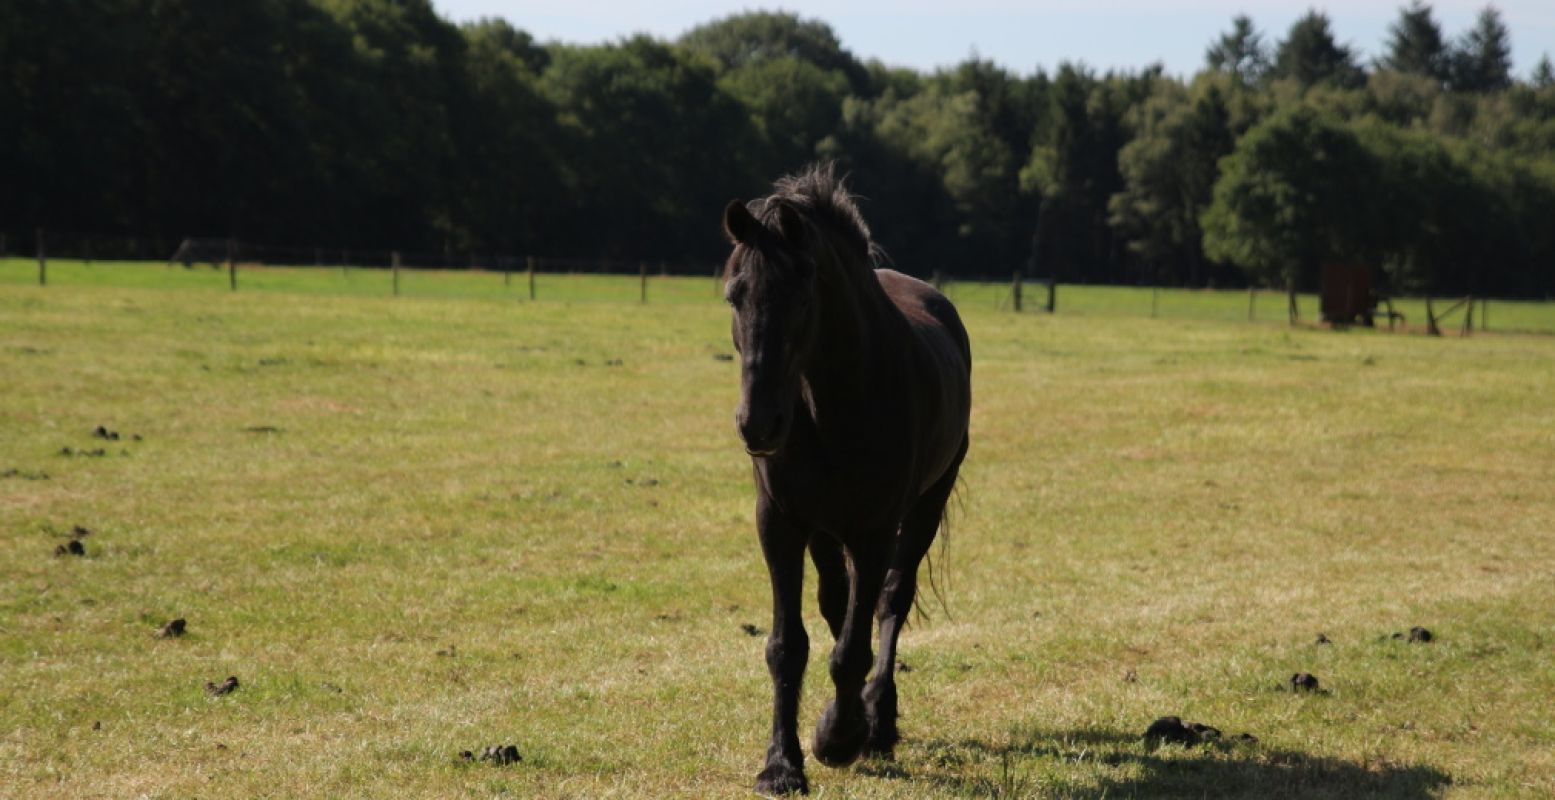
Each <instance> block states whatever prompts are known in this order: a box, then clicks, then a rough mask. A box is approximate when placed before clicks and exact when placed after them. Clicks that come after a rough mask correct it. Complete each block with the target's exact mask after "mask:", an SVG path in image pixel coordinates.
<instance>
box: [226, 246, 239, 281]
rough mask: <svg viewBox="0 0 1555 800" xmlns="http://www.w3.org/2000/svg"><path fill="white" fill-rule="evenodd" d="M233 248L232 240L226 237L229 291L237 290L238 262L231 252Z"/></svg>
mask: <svg viewBox="0 0 1555 800" xmlns="http://www.w3.org/2000/svg"><path fill="white" fill-rule="evenodd" d="M233 249H234V247H233V241H232V240H231V239H228V240H227V289H228V290H229V291H234V292H235V291H237V290H238V262H237V259H236V258H235V257H234V256H233V252H232V251H233Z"/></svg>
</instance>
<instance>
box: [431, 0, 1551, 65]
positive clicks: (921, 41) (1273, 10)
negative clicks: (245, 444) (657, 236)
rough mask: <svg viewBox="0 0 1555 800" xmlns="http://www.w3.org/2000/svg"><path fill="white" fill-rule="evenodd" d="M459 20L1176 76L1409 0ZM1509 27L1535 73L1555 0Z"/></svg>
mask: <svg viewBox="0 0 1555 800" xmlns="http://www.w3.org/2000/svg"><path fill="white" fill-rule="evenodd" d="M433 1H434V4H435V5H436V6H437V8H438V10H439V11H440V12H441V13H442V14H443V15H444V16H446V17H449V18H451V19H453V20H456V21H461V22H463V21H468V20H473V19H478V18H480V17H488V16H494V17H503V18H505V19H507V20H508V21H509V22H511V23H513V24H514V25H515V26H517V27H519V28H522V29H524V30H526V31H528V32H529V33H531V34H532V35H534V36H535V38H537V39H540V40H541V41H550V40H560V41H564V42H574V43H598V42H605V41H613V40H616V39H619V38H621V37H622V36H626V35H629V34H632V33H637V32H645V33H650V34H653V35H654V36H657V37H660V38H665V39H670V38H675V37H677V36H679V35H680V34H681V33H684V32H685V31H686V30H687V29H688V28H691V27H693V26H695V25H698V24H700V23H703V22H706V21H708V20H712V19H716V18H719V17H723V16H727V15H729V14H732V13H737V12H739V11H742V10H747V9H753V8H765V9H782V10H785V11H792V12H797V13H798V14H800V15H801V16H804V17H807V18H816V19H821V20H824V21H826V22H827V23H829V24H830V25H831V26H832V29H833V30H835V31H836V32H837V35H838V37H839V38H840V39H841V40H842V43H843V46H845V47H847V48H848V49H850V50H852V51H853V53H854V54H855V55H857V56H859V57H860V58H866V59H867V58H871V57H873V58H878V59H880V60H881V61H884V62H886V63H887V64H893V65H900V66H909V67H916V68H918V69H923V70H928V69H933V68H935V67H939V66H949V65H952V64H955V63H957V62H959V61H962V60H964V59H965V58H966V57H967V56H969V55H971V54H973V53H976V54H978V55H980V56H982V57H983V58H988V59H992V60H994V61H996V62H999V63H1000V64H1003V65H1004V66H1006V67H1007V68H1009V69H1012V70H1014V71H1016V72H1018V73H1021V74H1026V73H1029V72H1031V71H1033V70H1034V69H1036V67H1038V66H1042V67H1046V68H1048V69H1049V70H1051V69H1052V68H1053V67H1054V66H1055V65H1056V64H1058V63H1059V62H1060V61H1065V60H1068V61H1083V62H1084V63H1086V64H1088V65H1090V66H1092V67H1095V68H1098V69H1103V70H1105V69H1108V68H1138V67H1142V66H1145V65H1146V64H1149V63H1151V62H1155V61H1160V62H1161V63H1163V64H1165V65H1166V69H1167V71H1169V72H1173V73H1178V74H1187V73H1192V72H1194V71H1196V70H1198V69H1199V67H1200V66H1201V65H1202V63H1203V58H1204V48H1205V47H1206V46H1207V45H1208V44H1209V43H1210V41H1211V40H1213V39H1214V38H1215V37H1216V36H1218V35H1219V34H1220V33H1221V32H1222V31H1224V30H1226V29H1227V28H1229V27H1230V21H1231V18H1232V17H1233V16H1234V15H1236V14H1237V13H1246V14H1248V15H1249V16H1251V17H1252V18H1253V22H1254V23H1255V24H1256V25H1257V26H1258V28H1259V30H1261V31H1263V32H1264V35H1265V39H1266V40H1268V41H1274V40H1277V39H1280V38H1282V37H1283V36H1284V34H1285V31H1286V29H1288V28H1289V27H1290V24H1291V23H1292V22H1293V21H1294V20H1295V19H1296V18H1297V17H1299V16H1300V15H1301V14H1302V13H1304V12H1305V11H1306V10H1307V9H1308V8H1309V7H1313V6H1315V7H1317V8H1319V9H1320V10H1325V11H1326V12H1327V13H1328V15H1329V18H1330V19H1332V20H1333V24H1334V29H1335V31H1336V32H1337V34H1338V36H1339V38H1340V39H1341V41H1343V42H1345V43H1347V44H1349V45H1350V46H1352V47H1354V48H1356V49H1357V50H1358V51H1360V53H1361V54H1362V55H1363V57H1364V58H1366V59H1367V60H1370V59H1371V58H1372V57H1373V56H1375V55H1377V54H1378V53H1380V52H1381V51H1382V48H1383V42H1384V41H1385V40H1386V37H1387V28H1388V25H1389V23H1391V22H1392V21H1393V20H1394V19H1395V18H1396V17H1397V16H1398V9H1399V7H1400V6H1402V5H1405V4H1406V3H1407V2H1408V0H1346V2H1344V3H1341V4H1331V5H1327V6H1324V5H1322V4H1315V3H1312V2H1310V0H1290V1H1289V2H1287V1H1286V0H1266V1H1265V2H1235V1H1234V0H1230V1H1227V0H1181V1H1180V2H1150V1H1148V0H1028V2H1019V1H1018V0H960V1H959V2H949V3H947V2H925V1H924V0H896V2H881V1H880V0H832V1H831V2H811V0H787V2H784V3H782V4H781V5H770V4H761V3H742V2H732V3H731V2H719V1H718V0H657V2H639V1H637V0H574V1H573V2H570V3H559V2H556V0H545V1H544V2H537V1H535V0H433ZM1430 5H1431V6H1432V8H1433V9H1435V12H1436V18H1437V21H1438V22H1440V23H1441V24H1442V27H1443V28H1444V29H1445V31H1446V33H1447V34H1448V35H1449V36H1452V37H1456V36H1457V35H1458V34H1460V33H1461V32H1462V31H1464V30H1466V29H1468V28H1469V27H1470V26H1471V25H1473V22H1474V17H1475V15H1476V13H1477V12H1478V10H1479V9H1480V8H1481V7H1483V5H1484V2H1482V0H1478V1H1476V2H1458V0H1437V2H1434V3H1431V4H1430ZM1496 6H1497V8H1499V9H1501V12H1502V17H1503V19H1504V20H1505V21H1506V23H1507V26H1508V27H1509V28H1510V29H1511V31H1512V48H1513V50H1512V58H1513V63H1514V69H1515V71H1516V72H1517V74H1518V75H1527V74H1528V72H1529V71H1531V70H1532V69H1533V66H1534V64H1536V63H1537V62H1538V60H1539V57H1540V56H1541V55H1543V54H1544V53H1546V52H1548V53H1550V54H1551V57H1552V58H1555V0H1502V2H1498V3H1496Z"/></svg>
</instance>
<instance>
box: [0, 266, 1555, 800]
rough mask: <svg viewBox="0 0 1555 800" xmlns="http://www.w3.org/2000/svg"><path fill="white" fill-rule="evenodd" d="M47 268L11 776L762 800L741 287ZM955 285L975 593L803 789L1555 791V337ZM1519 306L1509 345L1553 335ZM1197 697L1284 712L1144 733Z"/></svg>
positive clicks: (10, 680)
mask: <svg viewBox="0 0 1555 800" xmlns="http://www.w3.org/2000/svg"><path fill="white" fill-rule="evenodd" d="M28 267H29V262H25V261H15V260H13V261H9V262H0V383H3V386H4V391H3V393H0V797H7V798H9V797H40V798H41V797H50V798H52V797H138V796H148V797H196V796H199V797H261V796H276V797H287V796H325V797H389V796H394V797H409V796H416V797H493V796H508V797H609V796H618V797H640V796H672V797H678V796H685V797H741V796H747V795H748V794H749V787H750V785H751V783H752V780H753V778H754V775H755V773H756V771H757V769H758V768H759V767H760V765H761V757H762V753H763V748H764V747H765V741H766V731H767V725H768V716H767V715H768V711H769V707H770V706H769V703H770V695H769V687H768V679H767V675H766V668H765V665H764V664H763V662H762V655H761V652H762V646H763V640H762V639H761V638H760V637H754V636H750V635H748V634H747V633H745V632H744V631H743V630H742V627H741V626H743V625H747V624H750V625H755V626H758V627H760V628H762V629H765V628H766V627H767V626H768V619H767V616H768V612H767V606H768V598H769V594H768V588H767V585H766V577H765V570H764V568H763V567H762V565H761V561H760V557H759V554H758V551H757V549H756V544H755V537H754V533H753V529H752V522H751V498H752V490H751V488H750V485H749V465H748V462H747V459H746V457H745V456H744V455H743V453H742V452H741V449H740V446H739V443H738V439H737V437H736V435H735V433H734V430H733V424H732V412H733V408H734V405H735V402H736V393H737V386H736V382H737V373H736V370H737V368H736V366H735V365H734V364H732V363H729V362H726V361H721V360H717V359H715V358H714V356H715V355H717V354H723V353H728V352H730V347H729V345H728V333H727V330H728V318H727V311H726V310H725V309H724V308H723V307H722V306H721V305H720V304H718V303H716V302H715V301H714V300H713V299H712V289H711V286H710V285H709V282H708V281H707V280H705V279H704V280H691V279H686V280H672V279H658V280H655V281H653V282H652V283H651V285H650V289H649V291H650V302H649V303H648V304H646V305H640V304H638V303H636V302H633V301H635V300H636V295H637V289H638V287H637V285H636V281H635V280H627V281H619V280H616V281H612V280H608V279H586V278H562V277H553V276H542V278H541V280H542V281H544V283H542V285H541V298H542V299H541V301H540V302H535V303H529V302H527V301H525V302H514V301H513V300H512V299H511V298H508V297H507V295H505V294H504V292H506V291H511V292H512V293H514V294H515V295H516V294H518V293H520V292H521V291H523V289H521V287H520V286H519V280H518V278H517V277H516V276H515V280H514V286H513V287H511V289H503V288H502V286H501V278H500V276H494V275H485V276H480V275H466V274H448V275H431V274H410V275H407V276H406V278H405V284H404V288H405V289H406V294H407V295H408V296H406V297H401V298H398V299H392V298H389V297H387V296H385V295H386V294H387V281H386V277H387V276H386V275H385V274H384V273H381V272H376V273H374V272H362V273H352V274H349V275H347V276H344V277H340V278H339V279H338V280H333V279H332V280H330V281H327V282H321V281H323V279H322V276H319V275H317V274H315V273H308V272H307V271H295V270H263V271H261V270H253V271H245V272H244V273H243V274H242V275H241V276H240V280H241V281H242V282H243V286H244V287H245V289H247V288H256V289H257V288H261V287H264V288H273V289H275V291H240V292H238V293H236V294H233V293H230V292H228V291H227V290H226V285H225V276H224V275H221V274H219V273H213V272H211V271H209V270H190V271H186V270H183V269H182V268H174V269H167V268H164V267H160V266H158V267H154V268H138V269H115V268H114V267H113V266H110V265H93V266H85V265H74V266H73V265H70V264H68V263H67V264H61V265H60V266H59V267H58V268H57V269H52V270H51V284H50V286H49V287H47V288H37V287H35V286H29V285H27V284H28V282H29V280H30V279H31V278H32V274H31V273H29V272H28V271H27V268H28ZM110 269H113V270H114V271H113V272H111V273H109V272H108V270H110ZM310 281H311V282H310ZM547 286H551V287H552V288H553V289H554V293H552V294H550V295H547V294H546V287H547ZM952 291H953V292H955V293H956V295H957V296H958V298H959V300H960V302H961V304H962V307H963V309H964V313H965V316H966V319H967V322H968V326H969V328H970V330H971V335H972V339H973V347H974V357H975V360H976V367H975V370H974V372H975V381H976V385H975V390H974V392H975V394H974V401H975V411H974V416H973V432H972V437H973V438H972V450H971V454H970V456H969V458H968V461H967V465H966V468H965V470H964V471H963V478H964V487H963V492H962V502H961V504H960V507H959V509H958V511H957V513H956V514H955V517H954V521H953V529H952V530H953V533H952V536H951V542H950V544H949V547H948V550H947V551H945V552H943V553H941V554H940V555H939V557H938V561H937V570H938V571H942V573H941V576H942V581H943V582H942V585H943V586H944V588H945V595H946V599H947V603H948V607H949V610H948V613H946V612H945V611H943V610H941V609H940V608H939V607H938V606H937V605H935V604H932V603H931V604H930V608H931V610H933V611H934V612H935V614H934V616H933V618H932V619H931V620H927V621H924V620H918V621H915V622H914V624H913V625H912V626H911V627H910V628H909V629H908V631H907V633H906V634H905V635H904V638H903V648H902V659H903V661H905V662H906V663H907V664H908V665H909V666H910V667H911V671H910V672H907V673H905V674H904V675H903V676H902V678H901V690H902V703H903V710H904V713H905V717H904V719H903V731H904V735H905V737H906V740H905V741H904V743H903V745H902V746H901V748H900V749H899V751H898V760H897V761H896V762H895V763H893V764H882V763H863V764H861V765H858V766H855V767H853V768H850V769H847V770H840V771H838V770H829V769H826V768H824V767H821V766H819V765H818V764H816V763H814V762H813V760H812V761H811V763H810V765H809V770H810V778H811V784H812V788H813V790H814V793H815V795H816V796H820V797H850V798H851V797H857V798H917V797H940V796H943V797H1109V798H1118V797H1161V796H1176V797H1204V796H1236V797H1352V796H1357V795H1367V796H1382V797H1397V798H1417V797H1436V796H1446V797H1525V796H1527V797H1532V796H1549V795H1551V794H1552V793H1555V714H1552V712H1551V710H1550V708H1551V705H1550V698H1551V697H1552V696H1555V581H1552V580H1551V577H1552V575H1555V535H1552V534H1555V530H1552V529H1555V489H1552V488H1551V487H1555V459H1552V458H1551V453H1552V451H1555V338H1551V337H1545V336H1526V335H1516V334H1496V333H1492V334H1490V335H1483V336H1481V335H1476V336H1474V337H1471V338H1468V339H1459V338H1444V339H1430V338H1427V337H1423V336H1389V335H1387V334H1383V333H1374V332H1362V331H1350V332H1346V333H1334V332H1327V331H1318V330H1309V329H1289V328H1287V327H1285V326H1284V325H1281V324H1274V323H1265V324H1247V323H1245V322H1239V321H1238V322H1230V321H1214V320H1210V319H1201V320H1185V319H1150V318H1148V317H1146V316H1141V315H1138V314H1132V315H1131V314H1128V313H1125V312H1123V311H1121V310H1116V309H1119V308H1122V306H1123V304H1122V301H1121V300H1119V302H1117V303H1114V305H1113V308H1114V310H1112V311H1107V310H1106V309H1105V308H1103V306H1104V305H1105V304H1104V303H1103V302H1101V301H1097V306H1098V310H1097V311H1096V313H1095V314H1086V313H1081V312H1082V310H1083V305H1082V298H1083V297H1084V296H1085V292H1083V291H1081V290H1074V291H1072V292H1069V293H1068V294H1067V295H1066V296H1068V297H1069V298H1070V305H1071V306H1072V307H1075V308H1073V310H1074V312H1075V313H1073V314H1067V315H1066V314H1064V313H1061V314H1060V315H1058V316H1056V317H1047V316H1044V315H1036V314H1022V315H1015V314H1010V313H1000V312H996V311H995V306H996V304H997V295H996V291H997V290H996V289H994V288H987V289H983V288H981V287H976V286H961V287H953V288H952ZM1116 291H1123V292H1126V291H1133V290H1116ZM569 293H570V294H569ZM1189 294H1193V293H1184V297H1187V295H1189ZM1198 294H1201V295H1205V296H1209V295H1208V294H1207V293H1198ZM1227 295H1228V296H1229V298H1230V299H1228V300H1227V301H1226V303H1225V305H1228V306H1234V307H1235V308H1236V309H1237V310H1240V311H1241V312H1242V313H1243V314H1244V315H1245V301H1246V296H1245V294H1239V293H1227ZM1121 297H1124V295H1118V296H1115V297H1114V299H1115V300H1117V299H1118V298H1121ZM1137 297H1143V299H1144V300H1145V302H1147V303H1148V301H1149V296H1148V290H1145V294H1144V295H1140V296H1136V299H1137ZM1199 299H1201V300H1202V299H1203V298H1199ZM606 300H609V301H612V302H603V301H606ZM623 300H624V301H625V302H620V301H623ZM668 300H677V302H667V301H668ZM1233 301H1234V302H1233ZM1061 302H1064V300H1063V299H1062V298H1061ZM1266 304H1267V305H1268V306H1269V308H1270V311H1271V316H1273V313H1272V312H1273V311H1274V310H1276V309H1278V308H1279V305H1278V299H1277V298H1273V297H1272V296H1270V297H1269V299H1268V300H1267V301H1266ZM1510 305H1511V304H1502V305H1496V306H1493V309H1492V314H1493V315H1496V314H1500V315H1501V316H1498V317H1497V316H1493V319H1492V328H1493V330H1494V328H1495V326H1496V324H1497V321H1498V320H1503V319H1512V318H1514V315H1515V314H1516V313H1526V314H1528V315H1529V316H1530V318H1533V319H1537V318H1538V315H1539V314H1540V313H1544V314H1548V311H1545V310H1543V307H1542V306H1529V307H1528V308H1527V309H1519V310H1516V311H1514V310H1512V309H1511V308H1509V307H1510ZM1164 306H1165V304H1164V303H1163V308H1164ZM1215 307H1216V308H1220V307H1221V306H1220V305H1216V306H1215ZM1503 308H1507V310H1506V311H1505V312H1504V313H1503V312H1502V309H1503ZM1147 313H1148V312H1147ZM1226 319H1227V320H1239V319H1245V316H1243V317H1237V316H1234V315H1228V316H1227V317H1226ZM1411 319H1412V320H1413V317H1412V318H1411ZM1530 327H1532V326H1530ZM98 425H103V426H106V427H107V428H109V429H112V430H114V431H116V432H118V433H119V434H120V438H119V439H118V440H116V441H105V440H103V439H99V438H94V437H93V436H92V434H91V432H92V430H93V429H94V428H95V427H96V426H98ZM137 436H138V437H139V438H136V437H137ZM67 448H68V452H69V453H70V454H69V455H66V454H65V453H66V452H67ZM99 450H101V454H100V455H98V454H97V452H98V451H99ZM75 525H81V526H85V527H86V528H89V529H90V530H91V531H92V532H91V534H90V535H88V536H85V537H84V538H82V540H81V541H82V543H83V544H84V546H85V555H84V556H83V557H72V556H55V555H54V554H53V552H54V550H55V548H56V547H57V546H59V545H61V544H62V543H64V542H66V536H67V533H68V532H69V531H70V530H71V528H72V526H75ZM810 585H811V586H812V587H813V581H811V583H810ZM807 613H808V614H809V627H810V629H811V631H812V637H813V640H814V642H815V644H816V646H815V647H813V648H812V657H811V669H810V672H809V674H808V676H807V677H808V678H809V680H808V682H807V685H806V694H805V700H804V705H803V707H802V719H803V722H804V724H805V725H807V726H808V725H812V724H813V723H814V720H815V718H816V716H817V714H818V713H819V710H820V708H821V707H822V706H823V705H824V703H825V702H826V700H827V691H826V690H827V689H828V688H829V684H828V682H827V681H826V678H825V667H824V658H825V655H826V646H827V645H828V644H829V642H828V638H829V637H827V636H826V634H825V632H824V631H825V629H824V625H823V624H821V623H820V620H819V617H818V614H816V612H815V610H814V608H813V604H811V608H808V609H807ZM174 617H184V618H186V619H187V620H188V634H187V635H186V636H184V637H183V638H180V639H158V638H156V637H154V635H153V634H154V632H155V631H156V630H157V628H158V627H159V626H160V625H162V624H163V623H164V622H166V621H168V620H170V619H172V618H174ZM1415 625H1421V626H1425V627H1427V628H1429V629H1430V630H1431V631H1432V632H1434V633H1435V634H1436V639H1435V641H1433V642H1431V643H1429V644H1410V643H1408V642H1405V641H1400V640H1395V639H1392V638H1390V634H1392V633H1394V632H1396V631H1405V630H1408V629H1409V628H1410V627H1411V626H1415ZM1319 633H1322V634H1325V635H1326V637H1327V638H1328V639H1329V640H1330V641H1331V643H1330V644H1317V643H1315V639H1316V637H1317V636H1318V634H1319ZM1301 671H1306V672H1311V673H1313V674H1314V675H1316V676H1317V677H1318V678H1319V680H1320V682H1321V688H1322V691H1321V692H1319V693H1315V694H1296V693H1293V692H1290V691H1287V690H1286V689H1285V688H1284V687H1285V686H1286V684H1287V682H1288V680H1289V678H1290V676H1291V675H1292V673H1295V672H1301ZM228 675H235V676H237V677H238V678H239V680H240V688H239V689H238V690H237V691H235V692H233V693H232V694H229V695H226V696H222V697H211V696H208V695H207V693H206V692H205V690H204V688H203V687H204V685H205V682H207V681H215V682H220V681H221V680H222V679H224V678H225V677H226V676H228ZM1166 714H1175V715H1180V716H1182V717H1183V718H1184V719H1187V720H1193V721H1200V722H1204V723H1209V724H1212V725H1214V726H1216V727H1218V728H1220V729H1222V730H1223V731H1224V732H1225V734H1226V736H1227V738H1229V737H1231V736H1234V735H1235V734H1238V733H1242V732H1249V733H1252V734H1254V735H1256V736H1257V737H1258V739H1259V741H1258V742H1257V743H1253V744H1246V743H1239V744H1231V743H1229V742H1228V743H1225V744H1222V745H1217V746H1205V747H1194V748H1184V747H1181V746H1178V745H1167V746H1164V747H1161V748H1159V749H1152V748H1150V747H1148V746H1147V745H1146V744H1144V743H1143V742H1141V741H1140V740H1139V734H1140V733H1141V732H1142V731H1143V730H1144V729H1145V727H1146V726H1147V725H1149V724H1150V722H1151V721H1152V720H1153V719H1155V718H1156V717H1159V716H1162V715H1166ZM507 743H512V744H516V745H517V746H518V747H519V749H520V750H521V751H522V753H523V758H524V760H523V762H522V763H520V764H516V765H510V766H501V767H499V766H494V765H491V764H484V763H475V764H466V763H462V762H460V761H458V760H457V759H456V755H457V754H458V753H459V751H461V750H479V749H480V748H482V747H485V746H487V745H492V744H507Z"/></svg>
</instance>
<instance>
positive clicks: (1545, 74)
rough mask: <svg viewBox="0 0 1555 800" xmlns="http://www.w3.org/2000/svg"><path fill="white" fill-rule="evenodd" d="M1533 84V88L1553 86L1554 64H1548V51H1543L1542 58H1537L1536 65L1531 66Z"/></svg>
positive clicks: (1554, 82) (1554, 83)
mask: <svg viewBox="0 0 1555 800" xmlns="http://www.w3.org/2000/svg"><path fill="white" fill-rule="evenodd" d="M1533 86H1534V88H1535V89H1548V88H1550V87H1551V86H1555V65H1551V64H1550V54H1549V53H1545V54H1544V58H1541V59H1539V63H1538V65H1537V66H1535V67H1534V68H1533Z"/></svg>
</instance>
